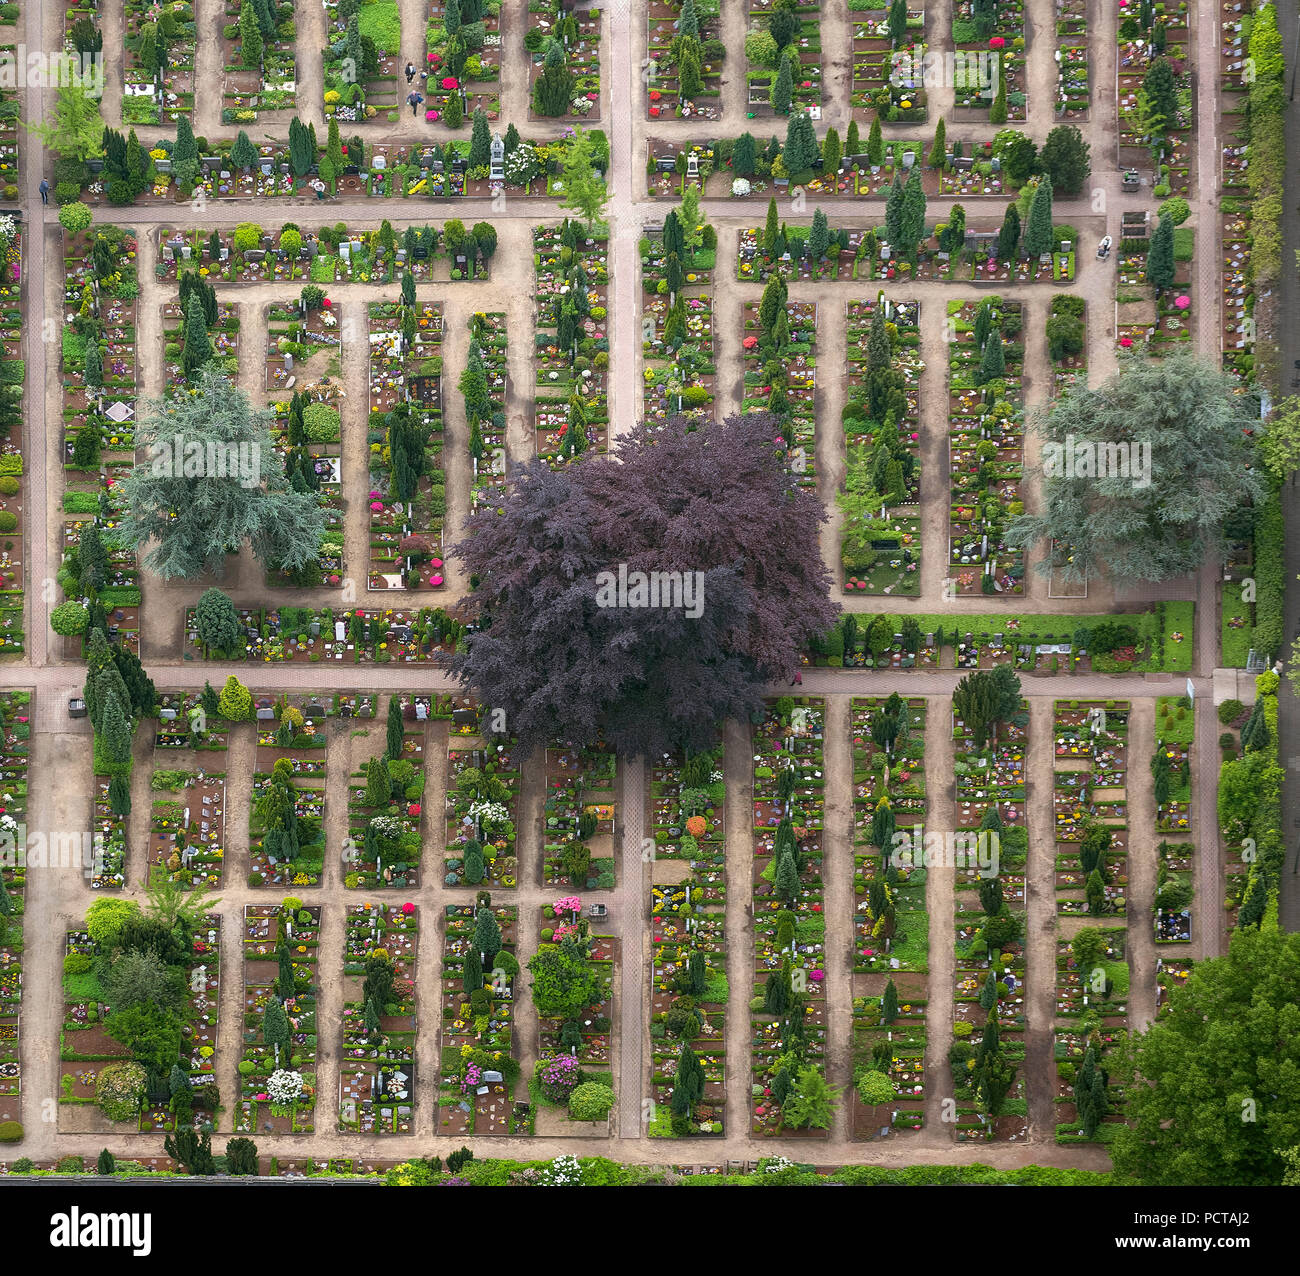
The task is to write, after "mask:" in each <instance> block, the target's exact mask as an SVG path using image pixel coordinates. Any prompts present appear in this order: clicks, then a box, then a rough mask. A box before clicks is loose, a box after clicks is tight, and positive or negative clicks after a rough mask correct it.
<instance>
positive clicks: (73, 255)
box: [0, 226, 141, 656]
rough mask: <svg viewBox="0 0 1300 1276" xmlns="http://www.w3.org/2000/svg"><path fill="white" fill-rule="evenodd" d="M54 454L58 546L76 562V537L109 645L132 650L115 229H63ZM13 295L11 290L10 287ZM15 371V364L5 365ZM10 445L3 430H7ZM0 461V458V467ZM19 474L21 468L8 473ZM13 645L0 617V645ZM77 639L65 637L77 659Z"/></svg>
mask: <svg viewBox="0 0 1300 1276" xmlns="http://www.w3.org/2000/svg"><path fill="white" fill-rule="evenodd" d="M63 251H64V284H63V330H62V336H61V365H62V371H61V381H62V385H63V435H62V450H63V458H64V464H65V466H66V467H67V468H66V473H67V485H66V488H65V491H64V494H63V521H62V528H61V539H60V550H61V552H62V558H63V561H65V562H66V561H67V560H68V557H69V555H75V557H76V560H77V561H78V566H80V560H81V558H82V557H83V555H82V540H83V537H84V538H85V539H86V541H87V544H86V546H85V554H84V557H85V559H86V560H87V561H88V562H90V563H91V565H92V570H91V575H92V576H93V581H92V582H91V583H93V584H94V585H95V595H94V599H93V600H92V601H93V602H97V603H98V604H99V605H101V606H102V607H103V608H104V612H105V616H104V620H105V627H106V629H107V632H108V636H109V639H110V641H112V642H116V643H119V644H120V645H121V646H122V647H123V648H124V649H125V650H128V651H130V652H132V653H134V654H137V655H138V654H139V627H140V624H139V616H140V602H141V592H140V575H139V571H138V568H137V565H136V558H135V553H134V551H132V550H129V549H125V548H123V547H122V546H120V545H119V544H118V543H117V542H116V540H115V539H114V536H113V527H114V524H115V523H116V520H117V516H118V509H119V504H120V502H119V501H118V499H117V493H116V491H115V487H116V484H117V482H118V480H119V478H120V477H121V476H122V475H124V474H125V473H126V472H127V471H128V470H129V469H130V467H131V466H132V465H133V464H134V461H135V426H134V420H135V412H136V320H137V305H138V303H137V301H136V289H137V280H136V239H135V235H134V234H133V233H131V232H129V231H126V230H123V229H121V228H119V227H115V226H99V227H96V228H94V230H93V231H87V232H80V233H78V234H77V235H70V234H68V233H67V232H65V233H64V238H63ZM14 293H15V296H16V293H17V286H16V285H15V286H14ZM10 366H13V367H15V368H17V369H19V371H20V372H21V369H22V364H21V362H20V361H19V362H15V363H14V364H12V365H10ZM11 442H12V434H11ZM4 464H5V458H4V457H3V456H0V467H3V465H4ZM18 473H21V466H20V467H19V469H18ZM12 641H13V639H12V638H11V637H10V635H9V631H8V626H7V621H6V631H5V635H4V644H5V647H7V646H8V645H9V644H10V643H11V642H12ZM79 648H80V639H79V638H76V637H73V638H69V639H67V640H66V641H65V644H64V650H65V654H67V655H69V656H76V655H78V654H79Z"/></svg>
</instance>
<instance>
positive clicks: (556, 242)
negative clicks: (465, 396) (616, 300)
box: [532, 218, 609, 469]
mask: <svg viewBox="0 0 1300 1276" xmlns="http://www.w3.org/2000/svg"><path fill="white" fill-rule="evenodd" d="M533 260H534V262H535V263H536V281H535V287H536V293H535V295H534V306H533V322H534V325H535V327H536V335H535V338H534V346H533V368H534V372H535V380H534V388H533V400H532V402H533V420H532V424H533V429H534V433H535V437H536V447H537V455H538V456H540V457H541V458H542V459H543V460H545V461H546V462H547V464H548V465H550V466H551V467H552V468H553V469H558V468H560V467H561V466H563V465H566V464H567V463H568V462H569V461H570V460H572V459H573V458H574V457H576V456H580V455H581V454H582V453H583V452H586V451H589V450H592V449H594V450H595V451H597V452H603V451H605V449H606V446H607V442H608V428H609V425H608V423H609V403H608V400H607V398H606V392H605V375H606V372H607V370H608V368H609V338H608V337H607V336H606V334H605V318H606V309H605V308H606V304H607V301H606V298H607V289H608V285H609V269H608V266H609V249H608V240H607V239H595V238H592V237H591V236H588V235H587V234H586V233H585V231H584V229H583V227H582V226H581V225H580V224H579V223H578V222H576V221H573V220H571V219H569V218H566V219H565V220H564V222H563V223H561V225H559V226H536V227H534V228H533Z"/></svg>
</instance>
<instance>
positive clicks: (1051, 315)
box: [1044, 295, 1088, 395]
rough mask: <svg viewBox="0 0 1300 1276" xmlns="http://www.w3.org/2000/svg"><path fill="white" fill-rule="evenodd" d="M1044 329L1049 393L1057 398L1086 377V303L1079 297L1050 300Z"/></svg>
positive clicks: (1068, 296)
mask: <svg viewBox="0 0 1300 1276" xmlns="http://www.w3.org/2000/svg"><path fill="white" fill-rule="evenodd" d="M1044 327H1045V331H1044V336H1045V337H1046V338H1047V353H1048V357H1049V358H1050V359H1051V361H1052V390H1053V392H1054V393H1055V394H1057V395H1059V394H1062V393H1063V392H1064V391H1065V390H1066V389H1068V388H1069V387H1070V386H1072V385H1074V384H1075V383H1076V382H1082V380H1084V379H1086V377H1087V375H1088V303H1087V302H1086V301H1084V299H1083V298H1082V297H1075V296H1070V295H1061V296H1056V297H1053V298H1052V304H1051V306H1050V307H1049V308H1048V312H1047V323H1046V324H1045V326H1044Z"/></svg>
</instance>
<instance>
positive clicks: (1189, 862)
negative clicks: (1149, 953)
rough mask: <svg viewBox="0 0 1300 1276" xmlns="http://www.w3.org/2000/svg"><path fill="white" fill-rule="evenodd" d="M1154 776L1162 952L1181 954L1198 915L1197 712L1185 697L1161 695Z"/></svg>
mask: <svg viewBox="0 0 1300 1276" xmlns="http://www.w3.org/2000/svg"><path fill="white" fill-rule="evenodd" d="M1154 735H1155V740H1154V752H1153V755H1152V760H1151V776H1152V784H1153V791H1154V797H1155V800H1156V829H1155V831H1156V836H1157V838H1159V843H1158V856H1159V860H1158V863H1157V867H1156V894H1155V909H1154V922H1153V924H1154V928H1155V940H1156V944H1157V945H1159V946H1160V947H1157V949H1156V951H1157V952H1158V953H1161V954H1163V953H1171V954H1172V955H1173V956H1175V957H1176V956H1178V955H1179V953H1180V949H1179V948H1177V947H1174V948H1166V947H1163V945H1185V944H1190V943H1191V942H1192V936H1193V930H1194V926H1193V922H1194V921H1195V922H1198V923H1199V922H1201V921H1202V920H1203V919H1202V918H1200V917H1198V916H1196V915H1195V914H1196V913H1197V911H1198V909H1197V908H1196V907H1195V903H1196V901H1195V899H1194V895H1195V882H1196V879H1195V872H1194V866H1195V863H1196V844H1195V842H1194V841H1193V840H1191V839H1193V838H1194V837H1195V836H1196V830H1195V828H1194V825H1193V821H1192V811H1193V809H1194V806H1193V796H1194V779H1195V774H1196V771H1195V766H1194V758H1193V750H1194V748H1195V744H1196V740H1195V735H1196V713H1195V711H1194V708H1193V705H1192V702H1191V700H1190V699H1189V698H1188V697H1187V696H1157V697H1156V716H1155V723H1154Z"/></svg>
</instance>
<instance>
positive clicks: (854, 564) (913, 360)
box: [837, 294, 925, 663]
mask: <svg viewBox="0 0 1300 1276" xmlns="http://www.w3.org/2000/svg"><path fill="white" fill-rule="evenodd" d="M920 314H921V308H920V304H919V303H918V302H915V301H892V300H890V299H889V298H887V297H885V296H884V295H883V294H881V295H880V296H879V297H878V298H877V299H876V300H875V301H848V302H846V303H845V345H846V347H847V349H846V356H845V357H846V364H847V366H846V373H847V401H846V403H845V405H844V410H843V413H842V415H843V420H844V434H845V444H846V448H847V465H846V471H845V490H844V493H843V494H842V495H840V496H838V497H837V500H838V503H839V506H840V508H841V510H842V511H843V513H844V524H843V530H842V532H841V534H840V567H841V570H842V573H843V588H844V590H845V591H846V592H853V591H856V592H859V593H870V594H918V593H919V592H920V589H921V572H920V568H921V517H920V500H921V464H920V438H921V436H920V415H919V413H920V397H919V395H920V376H921V373H922V372H923V371H924V369H925V364H924V363H923V362H922V360H921V357H920V340H921V336H920V328H919V323H920ZM845 663H848V662H847V661H846V662H845Z"/></svg>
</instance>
